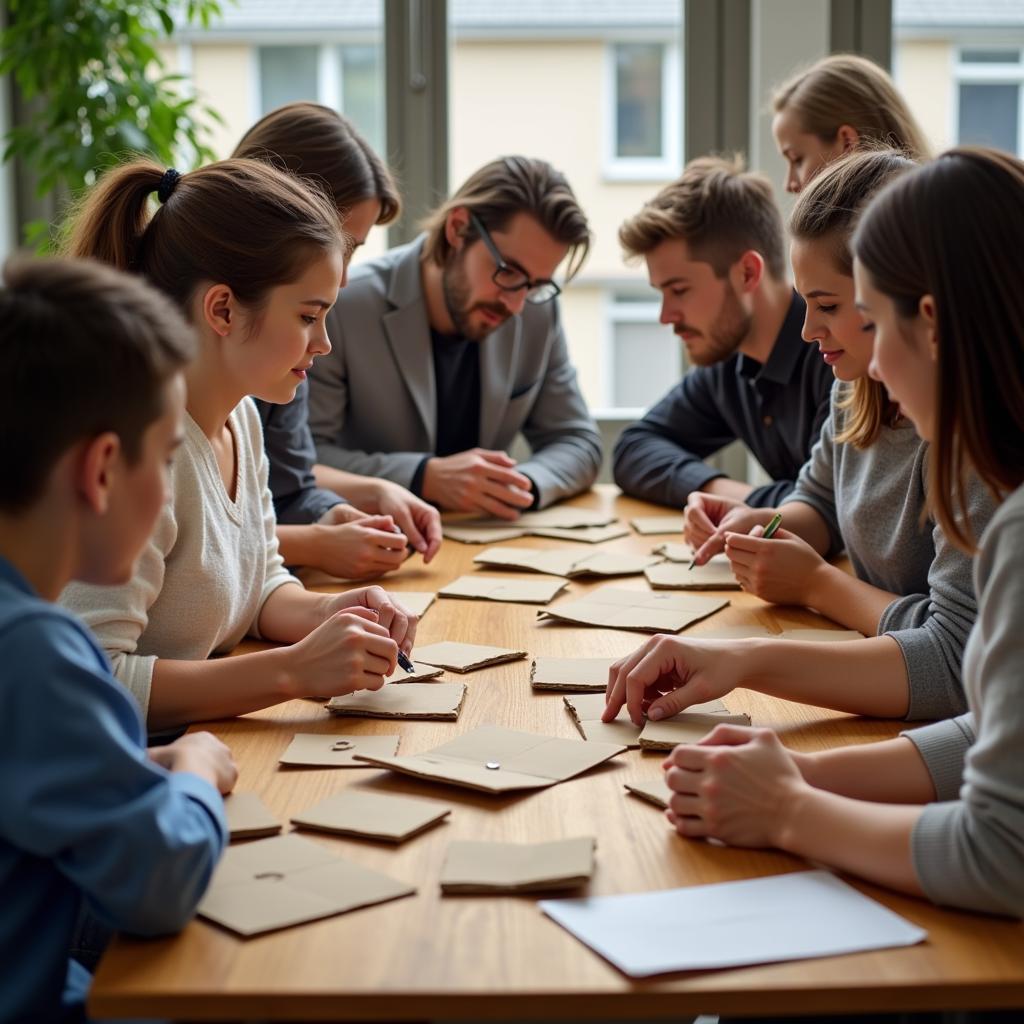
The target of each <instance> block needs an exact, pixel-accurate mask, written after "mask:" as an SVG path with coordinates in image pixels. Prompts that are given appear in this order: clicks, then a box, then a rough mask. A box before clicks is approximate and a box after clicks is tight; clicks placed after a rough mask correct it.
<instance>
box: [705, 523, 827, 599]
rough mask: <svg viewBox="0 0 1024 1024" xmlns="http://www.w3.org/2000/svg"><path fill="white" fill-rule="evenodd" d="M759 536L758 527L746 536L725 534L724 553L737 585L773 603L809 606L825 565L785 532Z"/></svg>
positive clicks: (791, 535)
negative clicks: (767, 536) (814, 587)
mask: <svg viewBox="0 0 1024 1024" xmlns="http://www.w3.org/2000/svg"><path fill="white" fill-rule="evenodd" d="M763 533H764V527H763V526H761V525H758V526H755V527H754V528H753V530H752V531H751V532H750V533H749V534H747V533H732V532H728V533H726V534H725V553H726V555H727V556H728V558H729V562H730V564H731V565H732V571H733V574H734V575H735V576H736V579H737V580H739V583H740V586H741V587H743V589H744V590H745V591H747V593H750V594H754V595H756V596H757V597H760V598H761V599H762V600H764V601H771V602H773V603H774V604H801V605H806V604H809V603H810V594H811V591H812V588H813V584H814V582H815V580H816V579H817V577H818V576H819V575H820V574H821V573H822V572H825V571H827V570H828V569H829V565H828V562H826V561H825V560H824V559H823V558H822V557H821V555H819V554H818V552H817V551H815V550H814V548H812V547H811V546H810V544H808V543H807V541H805V540H803V538H801V537H798V536H797V535H796V534H795V533H791V532H790V531H789V530H782V529H779V530H776V531H775V533H774V534H773V536H772V537H771V538H770V539H767V540H766V539H765V538H764V537H763V536H762V534H763Z"/></svg>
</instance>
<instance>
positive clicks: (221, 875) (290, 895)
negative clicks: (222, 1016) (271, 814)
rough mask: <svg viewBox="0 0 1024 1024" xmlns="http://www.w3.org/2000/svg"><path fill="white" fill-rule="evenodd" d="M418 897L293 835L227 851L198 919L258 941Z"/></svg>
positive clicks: (410, 889)
mask: <svg viewBox="0 0 1024 1024" xmlns="http://www.w3.org/2000/svg"><path fill="white" fill-rule="evenodd" d="M415 891H416V889H415V888H414V887H413V886H411V885H406V884H405V883H404V882H399V881H397V880H396V879H394V878H389V877H388V876H387V875H382V874H380V872H377V871H371V870H369V868H364V867H362V866H360V865H359V864H352V863H350V862H348V861H345V860H342V859H341V858H340V857H336V856H334V854H332V853H331V852H330V850H328V849H327V848H326V847H325V846H323V845H322V844H320V843H312V842H310V841H309V840H308V839H303V838H302V837H301V836H296V835H293V834H289V835H285V836H275V837H274V838H273V839H260V840H257V841H256V842H252V843H246V844H244V845H243V846H232V847H229V848H228V850H227V851H226V852H225V854H224V856H223V858H222V859H221V862H220V864H219V865H218V867H217V870H216V872H215V873H214V876H213V881H212V882H211V883H210V888H209V889H207V891H206V895H205V896H204V897H203V902H202V903H200V904H199V914H200V915H201V916H202V917H205V918H207V919H209V920H210V921H214V922H216V923H217V924H219V925H223V926H224V927H225V928H230V929H231V931H233V932H237V933H238V934H239V935H259V934H260V933H261V932H269V931H274V930H276V929H278V928H288V927H290V926H291V925H294V924H302V923H303V922H305V921H317V920H319V919H320V918H323V917H333V916H334V915H335V914H344V913H345V912H346V911H348V910H355V909H356V908H358V907H368V906H371V905H372V904H374V903H383V902H385V901H386V900H394V899H398V898H399V897H400V896H411V895H412V894H413V893H414V892H415Z"/></svg>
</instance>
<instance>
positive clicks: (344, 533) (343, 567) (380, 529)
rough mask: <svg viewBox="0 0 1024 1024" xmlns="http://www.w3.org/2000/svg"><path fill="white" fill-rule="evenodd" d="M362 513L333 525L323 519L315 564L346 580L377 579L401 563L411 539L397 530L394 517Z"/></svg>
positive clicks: (317, 539) (318, 530)
mask: <svg viewBox="0 0 1024 1024" xmlns="http://www.w3.org/2000/svg"><path fill="white" fill-rule="evenodd" d="M342 507H344V506H340V505H335V506H334V508H342ZM333 511H334V509H330V510H329V512H333ZM360 515H361V516H362V518H359V519H355V520H352V521H350V522H347V523H339V524H331V525H324V523H323V520H322V519H321V521H320V523H319V524H317V527H316V529H317V535H316V560H315V561H314V562H313V563H312V564H313V565H315V566H316V567H317V568H319V569H323V570H324V571H325V572H329V573H330V574H331V575H332V576H338V577H340V578H341V579H346V580H366V579H374V578H375V577H377V576H381V575H383V574H384V573H386V572H392V571H393V570H395V569H397V568H399V566H401V564H402V562H404V561H405V559H406V556H407V551H406V547H407V544H408V541H407V540H406V537H405V534H404V533H400V532H398V530H397V528H396V526H395V521H394V519H392V518H391V516H366V515H362V513H360Z"/></svg>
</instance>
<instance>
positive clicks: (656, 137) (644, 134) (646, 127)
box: [615, 43, 665, 159]
mask: <svg viewBox="0 0 1024 1024" xmlns="http://www.w3.org/2000/svg"><path fill="white" fill-rule="evenodd" d="M664 64H665V47H664V46H663V45H661V44H660V43H617V44H616V46H615V156H616V157H619V158H622V157H626V158H629V157H647V158H653V159H661V158H662V157H663V156H664V155H665V154H664V151H663V146H664V138H663V131H662V127H663V116H664V115H663V111H664V96H663V95H662V90H663V85H664V79H665V75H664Z"/></svg>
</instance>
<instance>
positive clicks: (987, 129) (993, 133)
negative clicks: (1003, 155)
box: [958, 85, 1020, 153]
mask: <svg viewBox="0 0 1024 1024" xmlns="http://www.w3.org/2000/svg"><path fill="white" fill-rule="evenodd" d="M1019 106H1020V86H1017V85H961V86H960V121H959V126H958V134H959V139H960V142H961V143H976V144H979V145H984V146H995V147H997V148H998V149H1005V150H1006V151H1007V152H1009V153H1016V152H1017V124H1018V118H1017V115H1018V110H1019Z"/></svg>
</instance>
